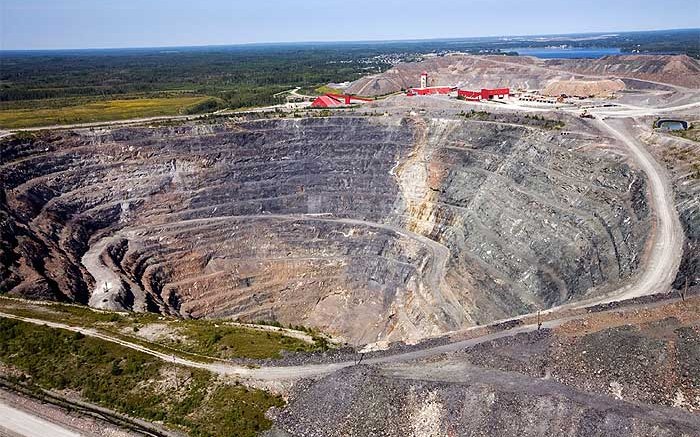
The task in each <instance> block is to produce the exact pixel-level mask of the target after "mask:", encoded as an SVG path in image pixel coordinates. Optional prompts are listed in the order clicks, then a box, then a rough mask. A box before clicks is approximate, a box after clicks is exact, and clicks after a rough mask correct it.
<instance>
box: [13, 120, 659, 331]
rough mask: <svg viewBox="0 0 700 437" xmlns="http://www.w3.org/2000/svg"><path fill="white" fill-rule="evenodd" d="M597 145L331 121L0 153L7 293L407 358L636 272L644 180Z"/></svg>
mask: <svg viewBox="0 0 700 437" xmlns="http://www.w3.org/2000/svg"><path fill="white" fill-rule="evenodd" d="M600 144H605V142H604V140H601V139H599V138H596V137H593V136H588V135H583V134H581V135H578V134H573V135H569V136H562V135H559V133H558V132H554V131H546V130H539V129H534V128H530V127H524V126H518V125H499V124H496V123H491V122H475V121H460V120H453V119H423V118H406V119H394V118H388V117H386V118H385V117H382V118H376V117H370V118H360V117H332V118H321V119H319V118H316V119H301V120H294V119H285V120H260V121H248V122H240V123H229V124H203V123H199V124H189V125H183V126H177V127H139V128H120V129H114V130H96V131H88V130H86V131H80V132H77V133H64V134H60V135H59V134H50V135H49V134H44V135H41V136H40V137H39V138H35V139H13V140H10V141H5V142H4V144H3V145H2V147H3V154H2V162H0V166H1V167H0V168H1V171H0V181H1V182H0V183H1V184H2V187H3V190H2V192H0V196H2V197H0V212H1V213H2V216H0V219H2V227H0V237H2V240H3V244H2V248H0V259H2V260H3V263H2V270H0V275H1V276H0V281H2V283H1V284H2V290H3V291H7V292H10V293H11V294H13V295H21V296H29V297H36V298H49V299H65V300H71V301H77V302H83V303H90V305H93V306H96V307H106V308H128V309H134V310H138V311H144V310H152V311H162V312H167V313H173V314H179V315H181V316H183V317H232V318H241V319H245V320H261V319H267V320H269V319H276V320H279V321H281V322H283V323H295V324H305V325H311V326H316V327H319V328H321V329H323V330H326V331H329V332H332V333H335V334H339V335H344V336H346V337H347V338H348V339H349V340H350V341H352V342H357V343H362V342H371V341H376V340H378V339H404V340H411V339H417V338H420V337H423V336H425V335H427V334H433V333H438V332H442V331H444V330H447V329H455V328H458V327H461V326H466V325H471V324H474V323H477V322H487V321H490V320H494V319H498V318H502V317H507V316H511V315H515V314H518V313H524V312H529V311H532V310H533V309H536V308H546V307H550V306H553V305H557V304H561V303H563V302H567V301H570V300H576V299H581V298H583V297H588V296H593V295H596V294H598V293H601V292H602V291H605V290H607V289H609V288H610V287H614V286H616V285H617V284H619V283H620V282H622V281H624V280H625V279H628V278H629V277H630V276H631V275H633V274H634V273H635V270H636V269H637V267H638V265H639V262H640V258H641V253H642V251H643V248H644V244H645V236H646V233H647V231H648V229H649V222H650V218H649V211H648V209H647V205H646V200H645V182H644V180H643V179H642V178H641V177H640V175H639V173H637V172H636V171H634V170H632V169H630V168H629V167H628V166H627V165H626V164H624V163H623V162H621V161H620V160H619V158H616V157H615V156H614V155H611V154H608V153H605V151H604V149H603V148H598V146H599V145H600Z"/></svg>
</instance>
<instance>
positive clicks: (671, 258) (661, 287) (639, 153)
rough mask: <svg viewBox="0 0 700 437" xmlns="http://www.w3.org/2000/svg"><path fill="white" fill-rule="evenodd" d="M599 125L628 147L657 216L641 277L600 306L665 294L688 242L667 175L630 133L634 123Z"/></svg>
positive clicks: (601, 122) (620, 121)
mask: <svg viewBox="0 0 700 437" xmlns="http://www.w3.org/2000/svg"><path fill="white" fill-rule="evenodd" d="M596 121H597V122H598V124H599V125H600V127H601V128H602V129H603V130H605V131H607V132H608V133H610V134H611V135H612V136H613V137H615V138H616V139H618V140H619V141H620V142H621V143H622V144H624V145H625V146H627V148H628V150H629V152H630V154H631V156H632V157H633V159H634V160H635V162H636V163H637V165H638V166H639V168H640V169H641V170H642V171H643V172H644V174H645V175H646V177H647V181H648V182H649V195H650V199H651V206H652V209H653V212H654V216H655V223H654V230H653V232H654V239H653V242H652V244H651V247H650V250H649V253H648V254H647V260H648V261H647V264H646V266H645V267H644V270H643V272H642V274H641V275H639V276H638V278H637V279H636V281H635V282H633V283H632V284H629V285H627V286H625V287H623V288H621V289H619V290H618V291H616V292H615V293H614V294H613V296H611V297H610V298H608V299H604V300H602V301H601V302H610V301H615V300H625V299H630V298H633V297H638V296H644V295H648V294H653V293H659V292H662V291H666V290H667V289H668V288H669V286H670V284H671V282H672V281H673V279H674V278H675V276H676V272H677V271H678V266H679V264H680V261H681V256H682V251H683V241H684V238H685V236H684V234H683V228H682V226H681V223H680V220H679V218H678V212H677V210H676V206H675V204H674V201H673V199H674V197H673V191H672V190H671V188H670V186H669V183H668V177H666V172H665V170H664V169H663V168H662V167H661V165H659V163H657V162H656V160H655V159H654V158H653V157H652V156H651V154H650V153H649V152H648V151H647V150H646V148H645V147H644V145H643V144H641V143H640V142H639V140H638V139H637V137H636V136H635V135H634V133H633V132H631V131H630V127H631V126H630V124H632V123H633V120H631V119H617V120H611V121H610V122H605V121H603V119H602V118H600V117H596Z"/></svg>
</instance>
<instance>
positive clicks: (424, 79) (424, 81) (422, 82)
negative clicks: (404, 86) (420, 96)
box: [420, 71, 428, 88]
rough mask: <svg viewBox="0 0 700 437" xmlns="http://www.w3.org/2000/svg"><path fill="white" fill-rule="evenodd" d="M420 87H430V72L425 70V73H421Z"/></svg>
mask: <svg viewBox="0 0 700 437" xmlns="http://www.w3.org/2000/svg"><path fill="white" fill-rule="evenodd" d="M420 87H421V88H427V87H428V72H427V71H424V72H423V74H421V75H420Z"/></svg>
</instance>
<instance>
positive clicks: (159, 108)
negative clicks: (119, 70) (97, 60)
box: [0, 96, 218, 129]
mask: <svg viewBox="0 0 700 437" xmlns="http://www.w3.org/2000/svg"><path fill="white" fill-rule="evenodd" d="M212 104H217V105H218V100H215V99H211V98H208V97H202V96H188V97H173V98H145V99H126V100H105V101H98V102H90V103H85V104H82V105H76V106H66V107H62V108H37V109H6V110H2V111H0V127H3V128H6V129H22V128H28V127H37V126H53V125H61V124H76V123H93V122H103V121H112V120H125V119H130V118H141V117H156V116H166V115H182V114H188V113H194V112H197V111H200V112H201V109H202V108H206V107H209V106H211V105H212ZM193 111H194V112H193Z"/></svg>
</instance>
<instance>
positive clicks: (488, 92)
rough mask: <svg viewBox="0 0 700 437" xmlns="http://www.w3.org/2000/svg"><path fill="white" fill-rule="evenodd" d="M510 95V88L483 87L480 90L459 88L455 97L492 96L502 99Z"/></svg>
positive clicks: (488, 97) (475, 98) (479, 98)
mask: <svg viewBox="0 0 700 437" xmlns="http://www.w3.org/2000/svg"><path fill="white" fill-rule="evenodd" d="M509 95H510V88H495V89H488V88H483V89H482V90H481V91H469V90H459V91H457V97H460V98H463V99H464V100H474V101H478V100H492V99H493V98H498V99H503V98H505V97H508V96H509Z"/></svg>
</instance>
